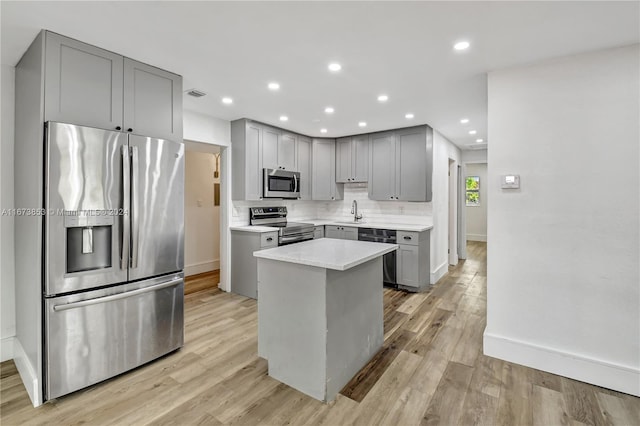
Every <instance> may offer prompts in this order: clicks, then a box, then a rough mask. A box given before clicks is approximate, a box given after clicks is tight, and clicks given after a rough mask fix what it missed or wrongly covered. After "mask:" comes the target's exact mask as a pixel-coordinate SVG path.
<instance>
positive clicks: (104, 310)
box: [43, 122, 184, 400]
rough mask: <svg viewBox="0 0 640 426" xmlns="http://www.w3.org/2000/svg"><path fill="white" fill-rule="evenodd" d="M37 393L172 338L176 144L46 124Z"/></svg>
mask: <svg viewBox="0 0 640 426" xmlns="http://www.w3.org/2000/svg"><path fill="white" fill-rule="evenodd" d="M45 150H46V151H45V175H44V180H45V182H44V183H45V190H44V206H45V213H46V215H45V221H44V233H43V235H44V244H43V247H44V253H43V255H44V263H43V265H44V271H43V282H44V288H43V296H44V297H43V309H44V312H43V320H44V376H45V377H44V378H45V386H44V390H45V399H46V400H49V399H52V398H56V397H58V396H61V395H64V394H67V393H70V392H73V391H75V390H78V389H81V388H84V387H86V386H89V385H91V384H94V383H97V382H100V381H102V380H105V379H107V378H110V377H113V376H115V375H117V374H120V373H122V372H125V371H127V370H130V369H132V368H134V367H137V366H139V365H142V364H144V363H146V362H149V361H151V360H153V359H155V358H158V357H160V356H162V355H164V354H166V353H169V352H171V351H173V350H175V349H177V348H179V347H181V346H182V345H183V325H184V314H183V293H184V282H183V278H184V275H183V272H182V270H183V266H184V145H182V144H179V143H175V142H170V141H167V140H161V139H154V138H149V137H144V136H138V135H134V134H130V133H124V132H114V131H107V130H102V129H96V128H90V127H81V126H74V125H70V124H64V123H55V122H48V123H47V125H46V143H45Z"/></svg>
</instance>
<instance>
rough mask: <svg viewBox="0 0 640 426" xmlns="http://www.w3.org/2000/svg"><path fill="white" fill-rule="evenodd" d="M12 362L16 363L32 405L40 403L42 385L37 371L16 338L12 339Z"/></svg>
mask: <svg viewBox="0 0 640 426" xmlns="http://www.w3.org/2000/svg"><path fill="white" fill-rule="evenodd" d="M13 362H15V363H16V368H17V369H18V373H20V378H21V379H22V383H24V387H25V389H26V390H27V393H28V394H29V398H31V403H32V404H33V406H34V407H37V406H39V405H42V387H41V386H40V381H39V380H38V373H37V370H36V368H34V366H33V365H32V364H31V362H30V361H29V358H27V354H26V353H25V352H24V349H22V345H21V344H20V341H19V340H18V339H13Z"/></svg>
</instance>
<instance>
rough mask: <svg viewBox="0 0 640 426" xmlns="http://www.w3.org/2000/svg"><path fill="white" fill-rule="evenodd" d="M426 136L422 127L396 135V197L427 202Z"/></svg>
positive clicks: (399, 132)
mask: <svg viewBox="0 0 640 426" xmlns="http://www.w3.org/2000/svg"><path fill="white" fill-rule="evenodd" d="M426 143H427V135H426V131H425V128H424V127H419V128H414V129H406V130H400V131H398V132H397V133H396V189H395V193H396V197H397V199H399V200H403V201H427V146H426Z"/></svg>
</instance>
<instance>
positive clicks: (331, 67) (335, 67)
mask: <svg viewBox="0 0 640 426" xmlns="http://www.w3.org/2000/svg"><path fill="white" fill-rule="evenodd" d="M341 69H342V65H340V64H339V63H337V62H332V63H330V64H329V71H333V72H338V71H340V70H341Z"/></svg>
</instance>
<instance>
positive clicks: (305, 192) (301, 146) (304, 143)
mask: <svg viewBox="0 0 640 426" xmlns="http://www.w3.org/2000/svg"><path fill="white" fill-rule="evenodd" d="M296 144H297V147H296V153H297V157H298V171H299V172H300V183H299V185H300V199H301V200H310V199H311V139H309V138H307V137H305V136H297V137H296Z"/></svg>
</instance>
